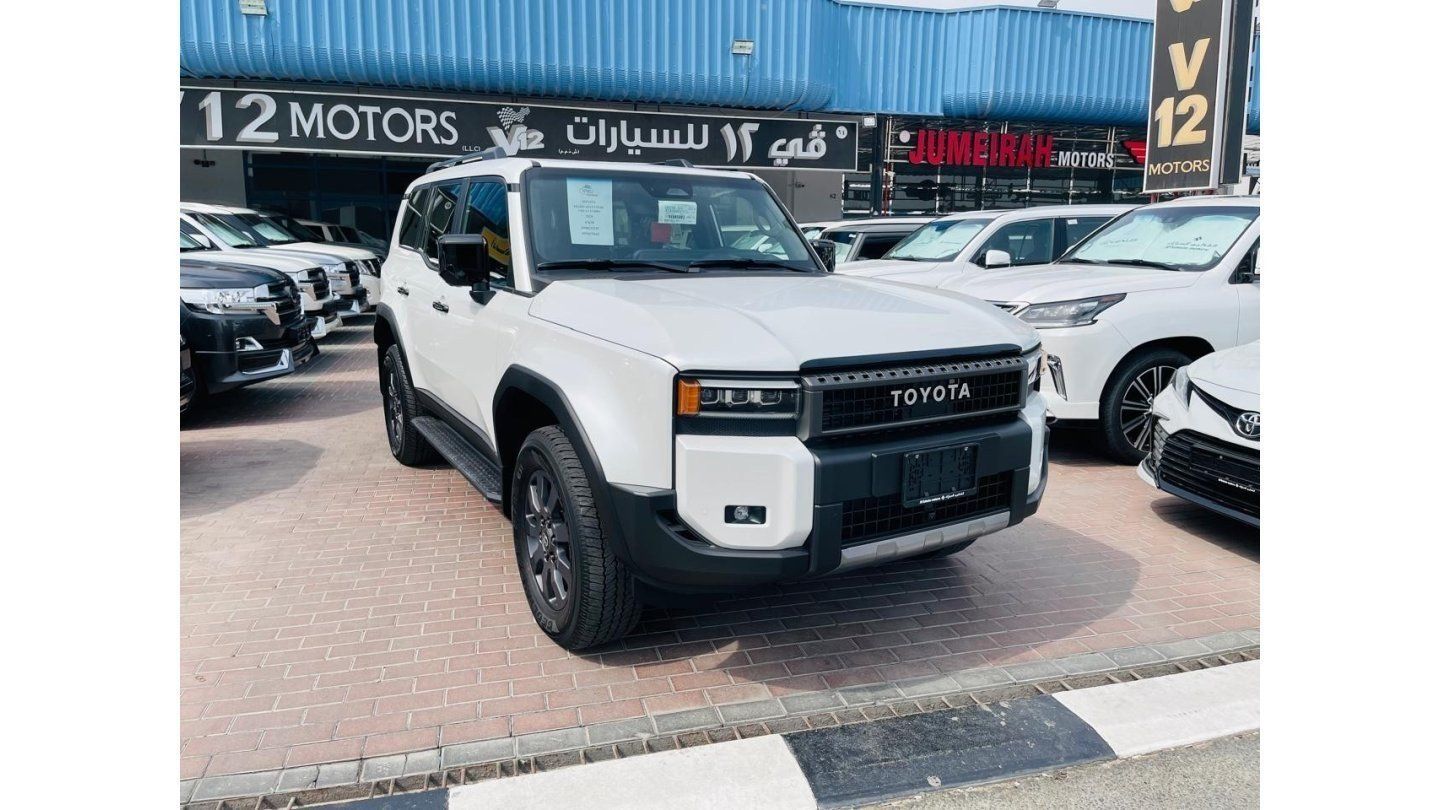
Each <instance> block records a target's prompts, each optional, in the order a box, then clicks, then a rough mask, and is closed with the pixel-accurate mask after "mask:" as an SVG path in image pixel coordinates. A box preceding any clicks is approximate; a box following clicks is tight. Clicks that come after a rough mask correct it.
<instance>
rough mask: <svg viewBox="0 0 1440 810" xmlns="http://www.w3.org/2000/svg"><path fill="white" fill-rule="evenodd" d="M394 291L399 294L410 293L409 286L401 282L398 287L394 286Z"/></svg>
mask: <svg viewBox="0 0 1440 810" xmlns="http://www.w3.org/2000/svg"><path fill="white" fill-rule="evenodd" d="M395 292H398V293H400V294H401V295H409V294H410V288H409V287H406V286H405V285H403V284H402V285H400V286H399V287H396V288H395Z"/></svg>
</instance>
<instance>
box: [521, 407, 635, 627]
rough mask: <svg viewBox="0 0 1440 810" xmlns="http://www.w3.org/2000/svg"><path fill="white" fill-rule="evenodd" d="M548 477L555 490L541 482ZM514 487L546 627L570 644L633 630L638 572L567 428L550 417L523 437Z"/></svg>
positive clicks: (532, 591)
mask: <svg viewBox="0 0 1440 810" xmlns="http://www.w3.org/2000/svg"><path fill="white" fill-rule="evenodd" d="M547 479H548V481H549V482H550V485H551V486H550V489H549V490H545V489H544V487H543V485H542V486H539V487H537V486H536V485H537V482H543V481H544V480H547ZM510 487H511V489H510V493H511V494H510V504H511V507H510V514H511V525H512V527H513V530H514V536H515V562H516V564H517V565H518V566H519V569H520V580H521V582H522V583H523V585H524V587H525V599H526V601H527V602H528V603H529V604H530V612H531V613H532V614H533V615H534V616H535V623H536V624H538V625H540V629H542V630H544V631H545V633H546V634H547V635H548V636H550V638H552V639H554V641H555V643H556V644H559V645H560V646H561V647H564V648H565V649H567V650H583V649H586V648H587V647H594V646H596V645H600V644H605V643H607V642H610V641H614V640H616V639H618V638H621V637H622V636H624V635H625V634H626V633H628V632H630V631H631V630H633V629H634V628H635V624H636V623H637V622H639V621H640V601H639V599H638V598H637V596H636V592H635V583H634V580H633V579H631V577H630V573H629V571H627V570H626V569H625V565H624V564H623V563H621V562H620V560H619V559H617V558H616V557H615V555H614V554H613V553H612V552H611V550H610V544H609V542H608V541H607V539H606V537H605V532H604V530H603V529H602V528H601V526H600V516H599V514H598V513H597V512H596V509H595V498H594V495H593V493H592V491H591V488H590V479H589V477H588V476H587V475H586V474H585V468H584V467H583V466H582V465H581V463H580V457H579V455H577V454H576V452H575V448H574V446H573V445H571V444H570V439H569V438H567V437H566V436H565V432H564V431H562V430H561V429H560V428H558V427H555V426H553V425H552V426H550V427H543V428H539V429H538V430H535V431H534V432H532V433H531V434H530V435H529V436H527V437H526V438H525V443H524V444H522V445H521V446H520V453H519V454H518V456H517V458H516V460H515V472H514V475H513V476H512V477H511V482H510ZM532 490H534V493H535V494H534V497H532ZM538 507H544V508H538ZM547 532H548V533H547ZM562 563H563V564H562ZM567 568H568V574H569V580H568V583H566V582H565V581H564V578H565V574H566V572H567ZM555 577H558V578H559V580H560V583H561V585H563V587H561V586H560V585H557V581H556V579H555Z"/></svg>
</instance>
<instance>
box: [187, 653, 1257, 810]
mask: <svg viewBox="0 0 1440 810" xmlns="http://www.w3.org/2000/svg"><path fill="white" fill-rule="evenodd" d="M1259 641H1260V634H1259V631H1241V632H1227V633H1219V634H1216V635H1212V636H1208V637H1205V638H1201V639H1193V640H1185V641H1177V642H1170V643H1164V644H1153V645H1144V646H1138V647H1128V648H1123V649H1119V650H1112V651H1109V652H1105V653H1083V654H1080V655H1073V656H1067V657H1065V658H1060V659H1054V660H1051V661H1036V662H1026V663H1019V664H1010V665H1005V666H999V667H986V668H980V669H969V670H963V671H958V672H954V673H945V674H941V675H931V676H924V677H920V678H911V679H906V680H901V681H895V682H891V683H879V684H870V685H864V686H856V687H847V688H844V689H837V690H826V691H819V692H807V693H802V694H797V695H790V696H786V697H784V698H780V699H778V700H775V699H770V700H762V701H754V702H750V703H738V704H730V705H726V706H720V707H706V708H703V709H694V710H687V711H681V712H672V713H669V714H661V715H656V716H654V717H642V718H634V719H631V720H622V721H616V722H611V723H600V724H595V725H591V726H587V727H582V728H574V729H563V730H559V731H552V732H541V733H537V734H526V735H520V736H517V737H507V738H503V739H496V740H485V741H480V742H473V743H463V744H459V745H450V746H445V747H443V748H436V749H428V750H425V751H419V752H414V753H410V754H396V755H391V756H386V757H372V758H369V759H364V760H350V761H346V762H336V763H329V764H324V765H319V766H307V767H303V768H288V769H285V770H275V771H261V772H256V773H247V774H238V775H233V776H220V777H207V778H203V779H198V780H188V781H185V782H182V783H181V784H180V804H182V805H185V806H186V807H187V810H238V808H241V807H244V808H247V810H248V809H249V808H253V807H255V806H257V804H256V802H257V800H261V801H263V802H264V803H263V804H260V805H259V806H268V807H286V806H290V804H289V802H290V801H292V800H293V801H295V802H296V803H297V804H298V805H302V806H305V805H314V804H322V803H328V802H335V801H345V800H352V799H361V798H369V797H373V796H386V795H394V794H401V793H409V792H414V791H421V790H433V789H437V788H446V787H452V786H458V785H467V784H471V783H474V782H480V781H484V780H487V779H493V778H496V777H505V776H514V775H519V774H528V773H534V772H541V771H549V770H555V769H557V768H563V767H566V766H569V765H579V764H583V763H591V762H600V761H605V760H613V759H619V758H624V757H631V756H635V755H637V754H642V753H655V752H660V751H667V750H675V749H678V748H689V747H693V746H696V745H705V744H718V743H724V742H727V741H733V740H737V739H741V738H748V737H755V736H761V735H765V734H793V733H797V732H801V731H804V730H807V729H815V728H827V727H831V726H844V725H847V724H853V723H858V722H865V721H871V720H879V719H884V718H891V717H897V716H905V715H911V714H917V713H923V712H933V711H940V710H945V709H955V708H964V707H970V706H975V705H978V704H988V703H995V702H999V701H1004V700H1015V699H1022V698H1027V697H1035V696H1039V695H1044V694H1051V693H1058V692H1068V691H1070V690H1076V689H1084V688H1087V687H1094V686H1099V685H1103V684H1116V683H1124V682H1127V681H1134V680H1137V679H1142V678H1152V677H1155V676H1161V675H1169V674H1174V673H1178V672H1186V671H1190V670H1195V669H1203V668H1206V667H1211V666H1219V665H1224V664H1231V663H1238V662H1240V661H1245V660H1252V659H1254V658H1258V656H1259Z"/></svg>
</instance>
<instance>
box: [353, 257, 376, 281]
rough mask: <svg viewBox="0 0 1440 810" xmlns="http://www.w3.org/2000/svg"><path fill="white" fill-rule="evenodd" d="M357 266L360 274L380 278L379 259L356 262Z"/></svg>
mask: <svg viewBox="0 0 1440 810" xmlns="http://www.w3.org/2000/svg"><path fill="white" fill-rule="evenodd" d="M358 264H359V265H360V272H362V273H364V274H365V275H367V276H374V277H375V278H379V277H380V260H379V259H365V260H364V261H361V262H358Z"/></svg>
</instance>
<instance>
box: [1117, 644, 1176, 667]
mask: <svg viewBox="0 0 1440 810" xmlns="http://www.w3.org/2000/svg"><path fill="white" fill-rule="evenodd" d="M1105 655H1106V656H1107V657H1108V658H1109V659H1110V660H1112V661H1114V662H1115V663H1116V664H1117V665H1119V666H1122V667H1138V666H1142V665H1144V664H1153V663H1156V662H1157V661H1164V660H1165V656H1164V655H1161V654H1160V652H1159V651H1158V650H1154V649H1151V648H1150V647H1123V648H1121V649H1118V650H1110V651H1109V652H1107V653H1105Z"/></svg>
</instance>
